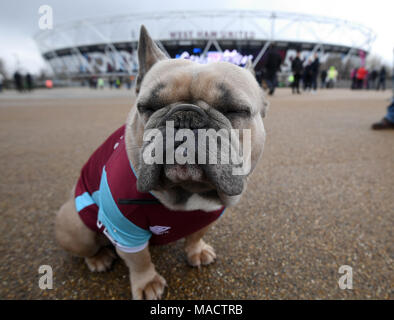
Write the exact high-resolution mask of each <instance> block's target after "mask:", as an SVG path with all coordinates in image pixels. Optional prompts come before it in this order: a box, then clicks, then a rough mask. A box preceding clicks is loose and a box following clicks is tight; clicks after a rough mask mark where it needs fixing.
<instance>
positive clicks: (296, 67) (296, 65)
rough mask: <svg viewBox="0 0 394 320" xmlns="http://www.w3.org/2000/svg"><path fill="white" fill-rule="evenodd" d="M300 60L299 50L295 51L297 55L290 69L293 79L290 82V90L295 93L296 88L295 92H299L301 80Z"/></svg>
mask: <svg viewBox="0 0 394 320" xmlns="http://www.w3.org/2000/svg"><path fill="white" fill-rule="evenodd" d="M302 68H303V67H302V61H301V59H300V52H299V51H297V56H296V57H295V59H294V60H293V61H292V63H291V71H292V72H293V75H294V81H293V83H292V92H293V93H295V92H296V90H297V93H300V80H301V75H302Z"/></svg>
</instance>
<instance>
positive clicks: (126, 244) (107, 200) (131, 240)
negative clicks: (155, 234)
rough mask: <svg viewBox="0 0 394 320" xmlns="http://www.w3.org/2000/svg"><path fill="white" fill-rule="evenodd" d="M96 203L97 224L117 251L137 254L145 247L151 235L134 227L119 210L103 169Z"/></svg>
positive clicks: (147, 231)
mask: <svg viewBox="0 0 394 320" xmlns="http://www.w3.org/2000/svg"><path fill="white" fill-rule="evenodd" d="M98 202H99V204H98V206H99V212H98V224H102V225H103V226H104V227H105V229H104V234H105V235H106V236H107V237H108V239H109V240H110V241H111V242H112V243H113V244H114V245H115V246H117V247H118V248H119V250H121V251H124V252H138V251H141V250H143V249H144V248H145V247H146V246H147V244H148V242H149V239H150V237H151V236H152V233H151V232H150V231H149V230H145V229H143V228H140V227H139V226H137V225H135V224H134V223H133V222H131V221H130V220H128V219H127V218H126V217H125V216H124V215H123V214H122V212H121V211H120V210H119V208H118V206H117V205H116V203H115V201H114V199H113V197H112V194H111V190H110V188H109V186H108V181H107V174H106V172H105V167H104V168H103V172H102V176H101V182H100V191H99V195H98Z"/></svg>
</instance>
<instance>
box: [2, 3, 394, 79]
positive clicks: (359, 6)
mask: <svg viewBox="0 0 394 320" xmlns="http://www.w3.org/2000/svg"><path fill="white" fill-rule="evenodd" d="M44 4H47V5H50V6H51V7H52V8H53V19H54V28H56V24H62V23H64V22H68V21H73V20H78V19H83V18H91V17H105V16H109V15H116V14H126V13H135V12H143V11H148V12H151V11H157V10H163V11H166V10H209V9H249V10H250V9H257V10H268V11H288V12H297V13H306V14H316V15H321V16H328V17H333V18H341V19H345V20H349V21H352V22H359V23H361V24H363V25H365V26H368V27H370V28H372V29H373V30H374V31H375V32H376V33H377V39H376V41H375V43H374V44H373V47H372V52H373V53H374V54H378V55H380V56H381V57H382V58H383V59H384V60H385V61H386V63H388V64H391V63H392V60H393V48H394V35H393V30H394V16H393V14H394V1H393V0H373V1H372V0H368V1H364V0H313V1H306V0H275V1H273V0H268V1H267V0H216V1H215V0H196V1H194V2H193V3H191V2H189V1H185V0H183V1H178V0H142V1H141V0H110V1H108V0H105V1H103V0H80V1H65V0H1V2H0V58H2V59H3V60H4V61H5V63H6V67H7V71H8V72H13V70H14V68H15V66H16V61H17V59H19V61H20V64H21V66H22V67H23V68H24V69H25V70H28V71H30V72H34V73H36V72H38V71H39V70H40V69H42V68H43V67H44V61H43V59H42V58H41V56H40V54H39V52H38V49H37V47H36V45H35V43H34V40H33V39H32V36H33V35H34V34H35V33H37V32H38V31H39V29H38V19H39V14H38V8H39V7H40V6H41V5H44Z"/></svg>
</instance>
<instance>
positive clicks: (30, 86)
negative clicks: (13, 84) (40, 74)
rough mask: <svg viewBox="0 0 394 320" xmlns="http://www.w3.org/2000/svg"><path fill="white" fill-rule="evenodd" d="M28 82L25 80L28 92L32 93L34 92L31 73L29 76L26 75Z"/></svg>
mask: <svg viewBox="0 0 394 320" xmlns="http://www.w3.org/2000/svg"><path fill="white" fill-rule="evenodd" d="M25 79H26V80H25V82H26V89H27V90H28V91H32V90H33V77H32V76H31V74H30V73H28V74H27V75H26V78H25Z"/></svg>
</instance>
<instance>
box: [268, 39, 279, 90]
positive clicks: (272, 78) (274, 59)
mask: <svg viewBox="0 0 394 320" xmlns="http://www.w3.org/2000/svg"><path fill="white" fill-rule="evenodd" d="M281 64H282V58H281V56H280V54H279V53H278V52H277V50H276V49H275V47H274V43H271V44H270V48H269V51H268V54H267V58H266V61H265V64H264V66H265V70H266V74H265V76H266V82H267V85H268V88H269V91H268V94H269V95H270V96H272V95H273V94H274V92H275V88H276V86H277V82H278V79H277V76H276V74H277V72H278V71H279V69H280V65H281Z"/></svg>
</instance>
